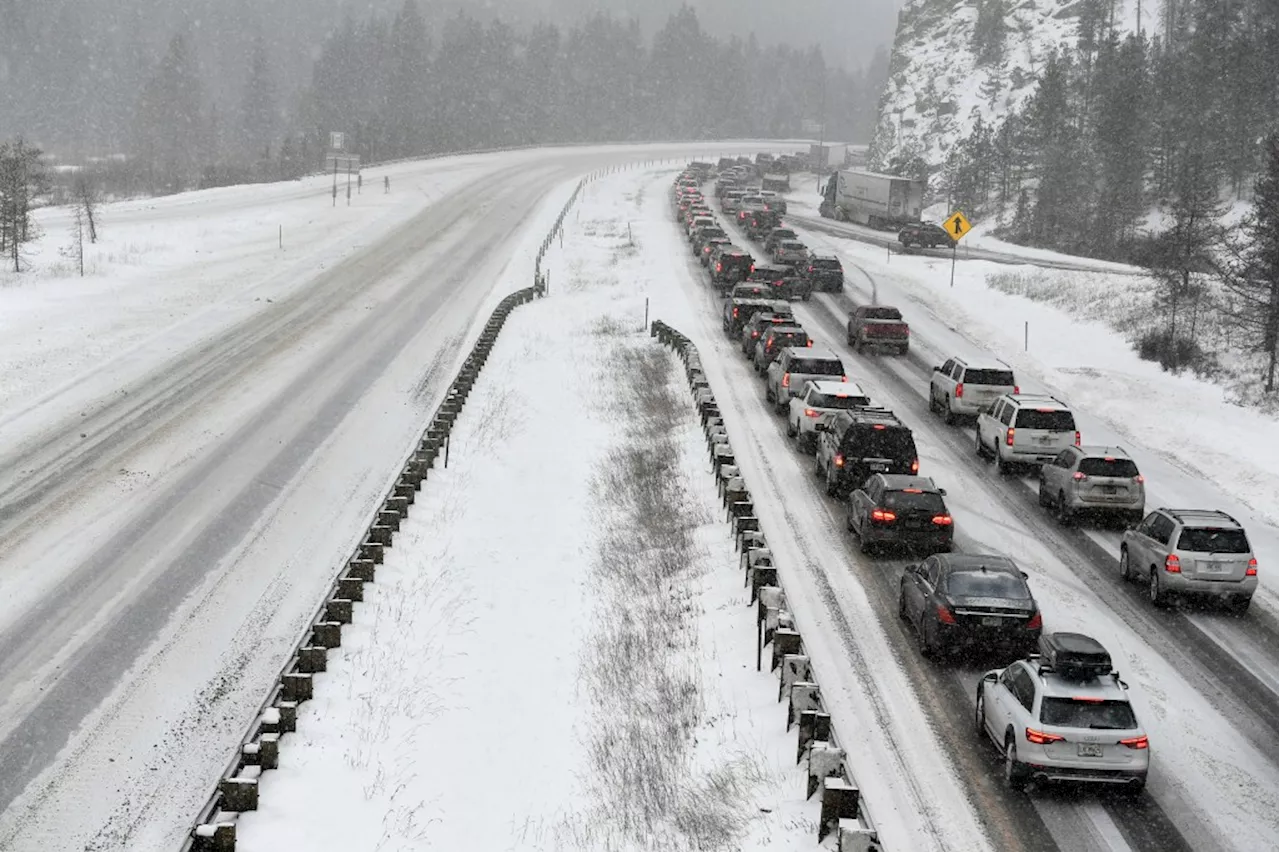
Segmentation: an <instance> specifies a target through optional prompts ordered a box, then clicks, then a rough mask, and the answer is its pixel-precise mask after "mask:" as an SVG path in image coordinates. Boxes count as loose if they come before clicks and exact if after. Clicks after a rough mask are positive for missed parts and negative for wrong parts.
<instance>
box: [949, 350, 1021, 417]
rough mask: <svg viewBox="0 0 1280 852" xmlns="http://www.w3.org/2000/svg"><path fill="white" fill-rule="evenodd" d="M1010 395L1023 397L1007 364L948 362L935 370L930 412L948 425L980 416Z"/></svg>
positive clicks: (972, 361)
mask: <svg viewBox="0 0 1280 852" xmlns="http://www.w3.org/2000/svg"><path fill="white" fill-rule="evenodd" d="M1007 393H1012V394H1016V393H1020V389H1019V388H1018V385H1017V383H1016V382H1015V381H1014V378H1013V370H1012V369H1011V368H1010V367H1009V365H1008V364H1006V363H1004V362H1003V361H989V360H970V359H965V358H960V357H958V356H957V357H955V358H948V359H947V360H946V361H943V362H942V364H941V365H940V366H937V367H934V368H933V378H931V379H930V380H929V410H930V411H933V412H935V413H937V414H941V415H942V417H943V418H944V419H945V420H946V421H947V423H948V424H951V423H954V422H955V420H956V417H957V416H970V415H974V414H978V413H980V412H982V411H984V410H986V409H987V408H989V407H990V406H991V403H993V402H995V401H996V400H997V399H999V398H1000V397H1001V396H1004V395H1005V394H1007Z"/></svg>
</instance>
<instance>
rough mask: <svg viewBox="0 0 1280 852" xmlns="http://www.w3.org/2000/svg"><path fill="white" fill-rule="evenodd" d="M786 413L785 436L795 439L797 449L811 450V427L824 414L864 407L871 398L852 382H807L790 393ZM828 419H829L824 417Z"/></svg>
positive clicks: (815, 443) (813, 440) (814, 439)
mask: <svg viewBox="0 0 1280 852" xmlns="http://www.w3.org/2000/svg"><path fill="white" fill-rule="evenodd" d="M789 405H790V410H789V411H788V412H787V437H789V438H795V439H796V443H797V444H798V445H799V446H800V450H801V452H805V453H812V452H813V451H814V450H815V449H816V448H817V446H818V433H817V431H816V430H815V429H814V428H813V427H814V426H816V425H817V424H818V422H819V421H820V420H821V419H822V418H823V417H824V416H825V415H830V414H834V413H835V412H837V411H844V410H846V409H850V408H867V407H869V406H870V405H871V399H870V398H869V397H868V396H867V394H866V392H864V391H863V390H862V388H860V387H858V386H857V385H856V384H854V383H853V382H836V381H813V380H810V381H807V382H805V383H804V388H803V390H801V391H800V393H799V395H797V396H793V397H792V398H791V402H790V403H789ZM828 419H830V418H828Z"/></svg>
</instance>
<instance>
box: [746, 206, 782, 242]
mask: <svg viewBox="0 0 1280 852" xmlns="http://www.w3.org/2000/svg"><path fill="white" fill-rule="evenodd" d="M781 225H782V214H781V213H779V212H777V211H776V210H752V211H750V212H749V213H747V215H746V216H745V217H744V218H743V220H742V228H743V230H744V231H745V232H746V234H747V239H749V240H752V241H753V242H759V241H760V240H763V239H764V238H765V237H767V236H769V234H770V232H772V231H774V230H775V229H777V228H779V227H781Z"/></svg>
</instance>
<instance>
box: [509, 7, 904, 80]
mask: <svg viewBox="0 0 1280 852" xmlns="http://www.w3.org/2000/svg"><path fill="white" fill-rule="evenodd" d="M507 2H508V3H509V4H511V5H513V6H515V5H522V4H527V5H529V6H532V7H534V8H537V9H542V10H546V11H547V12H548V13H549V14H550V15H551V16H554V17H561V18H562V19H563V16H564V15H566V14H568V15H571V16H578V15H583V14H590V13H591V12H592V11H595V10H598V9H603V10H608V11H611V12H614V13H616V14H620V15H624V16H628V17H636V18H638V19H639V20H640V23H641V24H642V25H643V26H644V28H645V31H646V32H647V33H651V32H652V31H653V30H655V29H657V28H658V27H660V26H661V25H662V23H663V22H664V21H665V20H666V18H667V15H669V14H670V13H671V12H673V11H675V10H676V9H678V8H679V7H680V5H681V2H682V0H507ZM684 2H687V3H688V4H689V5H690V6H692V7H693V8H694V9H695V10H696V11H697V12H698V19H699V20H700V21H702V23H703V27H704V28H705V29H707V30H708V31H710V32H712V33H713V34H718V35H726V36H727V35H731V34H737V35H741V36H743V37H745V36H746V34H747V33H749V32H751V31H753V30H754V31H755V33H756V37H757V38H758V39H760V41H761V42H762V43H766V44H767V43H772V42H785V43H787V44H791V45H794V46H796V47H801V48H803V47H806V46H808V45H810V44H813V43H815V42H816V43H818V44H820V45H821V46H822V53H823V56H825V57H826V58H827V61H828V62H829V63H831V64H834V65H843V66H844V67H846V68H851V69H852V68H862V67H864V66H865V65H866V64H867V62H868V61H869V60H870V58H871V54H872V53H874V52H875V49H876V48H877V47H881V46H883V47H884V48H885V49H886V50H888V49H889V48H890V47H891V46H892V43H893V30H894V26H895V25H896V23H897V10H898V7H899V5H900V3H898V2H897V0H684Z"/></svg>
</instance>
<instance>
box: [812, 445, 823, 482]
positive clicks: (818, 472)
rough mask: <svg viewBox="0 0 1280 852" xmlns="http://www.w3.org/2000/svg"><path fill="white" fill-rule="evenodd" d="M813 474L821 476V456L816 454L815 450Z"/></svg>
mask: <svg viewBox="0 0 1280 852" xmlns="http://www.w3.org/2000/svg"><path fill="white" fill-rule="evenodd" d="M813 475H814V476H822V458H821V456H819V455H817V453H816V451H815V453H814V456H813Z"/></svg>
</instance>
